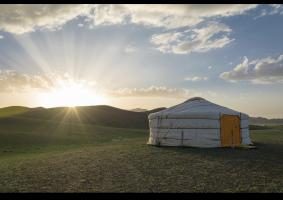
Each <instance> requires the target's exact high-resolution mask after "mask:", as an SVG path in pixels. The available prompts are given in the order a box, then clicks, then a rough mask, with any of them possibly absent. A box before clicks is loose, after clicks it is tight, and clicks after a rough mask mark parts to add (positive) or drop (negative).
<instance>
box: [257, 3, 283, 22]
mask: <svg viewBox="0 0 283 200" xmlns="http://www.w3.org/2000/svg"><path fill="white" fill-rule="evenodd" d="M276 14H278V15H283V6H282V4H269V5H268V7H265V8H263V9H262V10H261V12H260V14H259V15H258V16H256V17H254V19H258V18H261V17H264V16H268V15H276Z"/></svg>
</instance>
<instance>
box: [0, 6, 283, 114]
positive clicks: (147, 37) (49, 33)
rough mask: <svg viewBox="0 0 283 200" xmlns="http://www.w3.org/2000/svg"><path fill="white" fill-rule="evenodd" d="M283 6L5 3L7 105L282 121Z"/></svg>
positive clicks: (0, 19)
mask: <svg viewBox="0 0 283 200" xmlns="http://www.w3.org/2000/svg"><path fill="white" fill-rule="evenodd" d="M282 35H283V6H282V5H280V4H270V5H267V4H266V5H265V4H260V5H254V4H253V5H250V4H243V5H241V4H227V5H221V4H215V5H213V4H209V5H203V4H202V5H197V4H193V5H190V4H186V5H180V4H172V5H166V4H162V5H158V4H154V5H142V4H139V5H134V4H132V5H124V4H122V5H109V4H107V5H102V4H99V5H87V4H75V5H71V4H69V5H68V4H64V5H58V4H54V5H49V4H43V5H39V4H37V5H32V4H29V5H20V4H14V5H8V4H6V5H3V4H2V5H0V99H1V101H0V107H6V106H13V105H21V106H28V107H38V106H42V107H54V106H80V105H98V104H107V105H111V106H115V107H119V108H123V109H133V108H137V107H138V108H144V109H153V108H157V107H170V106H173V105H176V104H178V103H182V102H183V101H185V100H187V99H189V98H191V97H195V96H201V97H203V98H206V99H207V100H209V101H212V102H214V103H217V104H220V105H223V106H226V107H230V108H232V109H235V110H238V111H241V112H245V113H247V114H249V115H251V116H262V117H268V118H283V103H282V99H283V45H282V44H283V39H282Z"/></svg>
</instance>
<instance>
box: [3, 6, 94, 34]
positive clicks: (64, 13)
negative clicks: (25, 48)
mask: <svg viewBox="0 0 283 200" xmlns="http://www.w3.org/2000/svg"><path fill="white" fill-rule="evenodd" d="M90 8H91V7H90V6H87V5H83V4H74V5H72V4H63V5H58V4H29V5H23V4H5V5H4V4H2V5H0V30H3V31H6V32H11V33H15V34H22V33H26V32H32V31H34V30H36V29H49V30H54V29H58V28H60V27H61V26H62V25H64V24H65V23H66V22H68V21H70V20H72V19H74V18H76V17H78V16H80V15H85V14H87V13H88V12H89V9H90Z"/></svg>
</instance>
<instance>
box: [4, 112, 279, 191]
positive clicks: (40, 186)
mask: <svg viewBox="0 0 283 200" xmlns="http://www.w3.org/2000/svg"><path fill="white" fill-rule="evenodd" d="M251 128H252V129H256V130H252V131H251V137H252V140H253V141H254V143H255V145H256V146H257V149H242V148H238V149H220V148H218V149H199V148H175V147H154V146H148V145H146V140H147V137H148V131H147V130H141V129H123V128H111V127H103V126H97V125H83V124H74V123H65V122H59V121H46V120H40V119H30V118H20V117H10V118H2V119H0V192H283V173H282V170H283V159H282V155H283V127H282V126H281V127H280V126H277V127H272V128H267V127H266V128H261V127H259V126H257V127H251Z"/></svg>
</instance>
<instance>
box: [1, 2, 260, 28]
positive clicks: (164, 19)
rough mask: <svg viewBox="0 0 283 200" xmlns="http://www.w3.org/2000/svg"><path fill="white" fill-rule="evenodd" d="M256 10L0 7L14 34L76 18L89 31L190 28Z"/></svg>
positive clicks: (232, 6)
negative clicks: (134, 26)
mask: <svg viewBox="0 0 283 200" xmlns="http://www.w3.org/2000/svg"><path fill="white" fill-rule="evenodd" d="M256 6H257V5H249V4H227V5H221V4H217V5H213V4H207V5H203V4H199V5H197V4H191V5H190V4H186V5H181V4H170V5H167V4H153V5H148V4H137V5H133V4H130V5H127V4H122V5H118V4H115V5H111V4H106V5H102V4H99V5H87V4H63V5H60V4H29V5H27V4H2V5H0V30H3V31H6V32H10V33H15V34H22V33H27V32H32V31H35V30H37V29H49V30H54V29H58V28H61V26H63V25H64V24H66V23H67V22H68V21H71V20H73V19H75V18H76V17H79V16H82V17H84V19H85V22H86V23H88V24H89V27H93V25H113V24H127V23H131V24H140V25H144V26H152V27H164V28H167V29H172V28H180V27H191V26H194V25H197V24H199V23H200V22H203V21H205V20H207V19H208V18H212V17H228V16H233V15H240V14H243V13H245V12H246V11H249V10H251V9H254V8H255V7H256ZM79 26H80V25H79Z"/></svg>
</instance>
